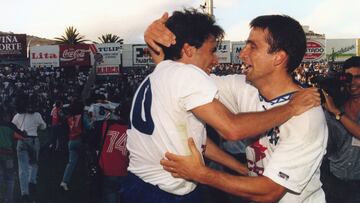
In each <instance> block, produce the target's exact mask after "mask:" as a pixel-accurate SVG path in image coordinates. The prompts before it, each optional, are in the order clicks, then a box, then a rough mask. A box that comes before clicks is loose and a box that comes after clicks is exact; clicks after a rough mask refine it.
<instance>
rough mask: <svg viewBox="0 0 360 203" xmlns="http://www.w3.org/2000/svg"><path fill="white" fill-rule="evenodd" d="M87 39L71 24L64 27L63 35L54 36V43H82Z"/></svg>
mask: <svg viewBox="0 0 360 203" xmlns="http://www.w3.org/2000/svg"><path fill="white" fill-rule="evenodd" d="M87 41H89V40H87V39H85V37H84V36H83V35H80V33H79V32H78V31H77V29H76V28H74V27H73V26H69V27H67V28H66V29H65V35H62V36H61V37H55V43H56V44H83V43H85V42H87Z"/></svg>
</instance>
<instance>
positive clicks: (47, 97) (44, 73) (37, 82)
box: [0, 65, 151, 123]
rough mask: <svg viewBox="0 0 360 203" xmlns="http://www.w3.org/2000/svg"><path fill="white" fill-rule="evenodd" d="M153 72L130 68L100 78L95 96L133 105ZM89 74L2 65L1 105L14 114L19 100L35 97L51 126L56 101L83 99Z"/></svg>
mask: <svg viewBox="0 0 360 203" xmlns="http://www.w3.org/2000/svg"><path fill="white" fill-rule="evenodd" d="M150 71H151V70H150V69H140V68H138V69H136V68H134V69H127V70H126V71H123V72H122V73H121V74H120V75H119V76H100V77H98V78H97V80H96V82H95V83H94V84H93V85H92V86H91V90H90V92H91V95H95V94H103V95H105V96H106V97H107V98H108V100H110V101H113V102H116V103H121V102H129V101H131V99H132V95H133V94H134V93H135V91H136V88H137V86H138V85H139V84H140V83H141V81H142V80H143V79H144V78H145V77H146V75H148V73H149V72H150ZM88 74H89V70H88V69H84V70H82V69H75V68H71V67H67V68H53V67H51V68H32V67H21V66H17V65H10V66H8V65H7V66H4V65H2V66H0V105H3V106H5V107H6V108H8V110H10V111H12V112H14V110H15V99H16V98H17V97H18V96H19V95H22V94H25V95H34V96H35V97H36V98H37V99H36V102H37V104H35V106H37V107H39V109H38V111H39V113H40V114H41V115H42V116H43V118H44V119H45V121H46V122H47V123H49V122H50V111H51V109H52V106H53V104H54V103H55V101H57V100H59V101H62V102H63V103H64V104H69V103H70V101H71V100H72V99H73V98H74V97H79V96H80V95H81V93H82V90H83V88H84V85H85V83H86V81H87V78H88Z"/></svg>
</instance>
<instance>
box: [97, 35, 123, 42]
mask: <svg viewBox="0 0 360 203" xmlns="http://www.w3.org/2000/svg"><path fill="white" fill-rule="evenodd" d="M98 39H99V40H100V42H101V43H115V42H117V43H120V44H124V39H121V38H120V37H119V36H117V35H113V34H105V35H102V36H101V37H98Z"/></svg>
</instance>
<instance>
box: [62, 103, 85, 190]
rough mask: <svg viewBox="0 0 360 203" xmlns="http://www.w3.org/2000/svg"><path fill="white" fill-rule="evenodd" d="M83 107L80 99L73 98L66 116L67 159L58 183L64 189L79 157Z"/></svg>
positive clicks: (67, 188) (66, 187)
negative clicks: (60, 180)
mask: <svg viewBox="0 0 360 203" xmlns="http://www.w3.org/2000/svg"><path fill="white" fill-rule="evenodd" d="M83 109H84V106H83V103H82V102H81V101H80V100H75V101H73V102H72V103H71V104H70V106H69V115H68V116H67V117H66V123H67V125H68V129H69V133H68V136H69V143H68V148H69V161H68V163H67V165H66V168H65V171H64V176H63V179H62V182H61V183H60V187H61V188H62V189H63V190H65V191H68V190H69V187H68V184H69V182H70V180H71V175H72V173H73V171H74V169H75V167H76V164H77V161H78V159H79V153H80V152H79V151H80V147H81V135H82V132H83V119H82V118H83V117H82V114H83Z"/></svg>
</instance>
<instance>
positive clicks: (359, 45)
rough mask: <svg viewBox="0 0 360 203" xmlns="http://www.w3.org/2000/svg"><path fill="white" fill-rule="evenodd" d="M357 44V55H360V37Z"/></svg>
mask: <svg viewBox="0 0 360 203" xmlns="http://www.w3.org/2000/svg"><path fill="white" fill-rule="evenodd" d="M356 46H357V53H356V56H360V39H357V43H356Z"/></svg>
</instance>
